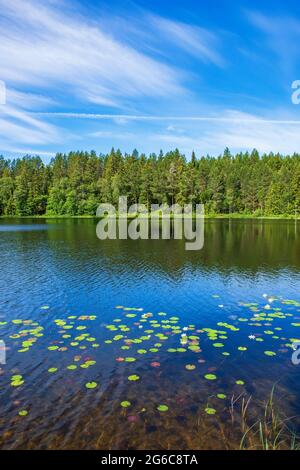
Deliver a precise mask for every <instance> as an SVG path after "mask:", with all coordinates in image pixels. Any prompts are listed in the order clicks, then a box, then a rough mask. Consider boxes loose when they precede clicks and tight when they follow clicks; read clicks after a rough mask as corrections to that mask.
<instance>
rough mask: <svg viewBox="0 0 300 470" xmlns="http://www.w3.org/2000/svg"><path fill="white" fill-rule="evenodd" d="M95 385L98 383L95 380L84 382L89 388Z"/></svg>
mask: <svg viewBox="0 0 300 470" xmlns="http://www.w3.org/2000/svg"><path fill="white" fill-rule="evenodd" d="M97 385H98V384H97V382H87V383H86V384H85V386H86V388H89V389H92V388H96V387H97Z"/></svg>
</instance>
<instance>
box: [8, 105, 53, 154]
mask: <svg viewBox="0 0 300 470" xmlns="http://www.w3.org/2000/svg"><path fill="white" fill-rule="evenodd" d="M53 141H59V132H58V130H57V129H56V127H55V126H53V125H51V124H48V123H45V122H43V121H41V120H40V119H36V118H35V117H33V116H31V115H29V114H28V113H27V112H25V111H23V110H20V109H17V108H15V107H12V106H7V105H6V106H3V107H2V110H1V112H0V143H1V148H6V147H7V146H8V145H10V144H11V143H14V145H15V143H16V142H19V143H21V144H29V145H35V144H38V145H44V144H50V143H52V142H53Z"/></svg>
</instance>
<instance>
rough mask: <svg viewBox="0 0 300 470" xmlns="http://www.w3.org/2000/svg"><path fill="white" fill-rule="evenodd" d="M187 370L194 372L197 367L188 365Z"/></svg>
mask: <svg viewBox="0 0 300 470" xmlns="http://www.w3.org/2000/svg"><path fill="white" fill-rule="evenodd" d="M185 368H186V369H187V370H194V369H196V366H195V365H194V364H187V365H186V366H185Z"/></svg>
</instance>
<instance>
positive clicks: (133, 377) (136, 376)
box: [128, 374, 140, 382]
mask: <svg viewBox="0 0 300 470" xmlns="http://www.w3.org/2000/svg"><path fill="white" fill-rule="evenodd" d="M128 380H129V381H130V382H136V381H137V380H140V377H139V376H138V375H136V374H133V375H129V376H128Z"/></svg>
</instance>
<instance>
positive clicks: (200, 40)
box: [149, 15, 224, 66]
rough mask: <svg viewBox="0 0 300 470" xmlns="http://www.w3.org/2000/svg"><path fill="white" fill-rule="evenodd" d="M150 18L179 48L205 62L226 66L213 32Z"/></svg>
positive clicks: (167, 38) (167, 39)
mask: <svg viewBox="0 0 300 470" xmlns="http://www.w3.org/2000/svg"><path fill="white" fill-rule="evenodd" d="M149 18H150V21H151V22H152V24H153V25H154V26H155V28H157V29H158V30H159V32H160V34H161V35H163V36H164V37H165V40H166V41H168V42H173V43H174V44H175V45H176V46H177V47H178V48H180V49H183V50H184V51H185V52H186V53H188V54H189V55H192V56H194V57H197V58H199V59H201V60H202V61H204V62H211V63H213V64H215V65H218V66H223V65H224V59H223V58H222V56H221V55H220V54H219V52H218V46H219V44H218V38H217V36H216V35H215V34H214V33H212V32H211V31H208V30H207V29H204V28H201V27H199V26H194V25H190V24H185V23H181V22H179V21H174V20H169V19H166V18H162V17H160V16H154V15H149Z"/></svg>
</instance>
